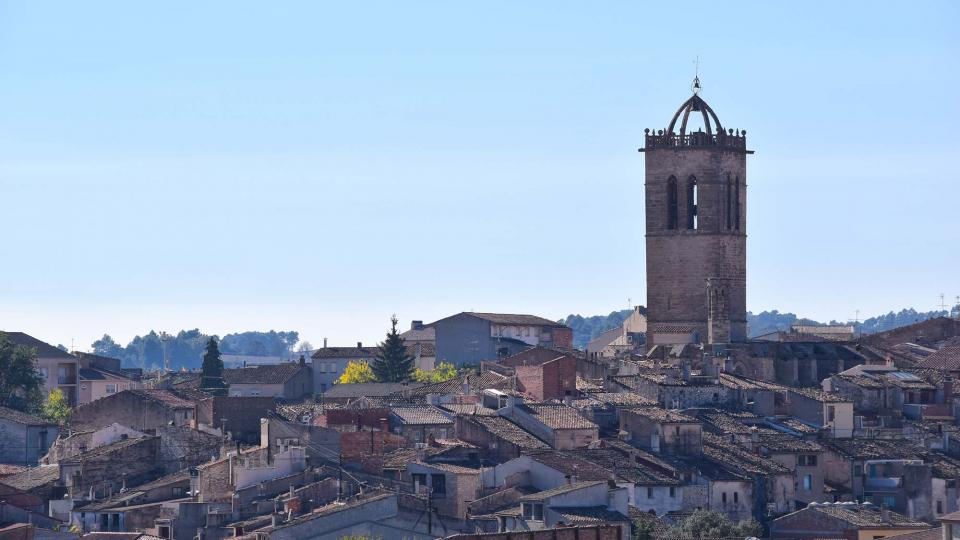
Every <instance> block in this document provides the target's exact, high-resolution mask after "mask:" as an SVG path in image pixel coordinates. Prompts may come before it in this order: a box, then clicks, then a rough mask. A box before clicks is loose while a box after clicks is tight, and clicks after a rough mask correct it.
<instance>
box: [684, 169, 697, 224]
mask: <svg viewBox="0 0 960 540" xmlns="http://www.w3.org/2000/svg"><path fill="white" fill-rule="evenodd" d="M698 195H699V194H698V193H697V178H696V177H695V176H691V177H690V178H688V179H687V228H688V229H691V230H694V229H696V228H697V203H698V201H697V197H698Z"/></svg>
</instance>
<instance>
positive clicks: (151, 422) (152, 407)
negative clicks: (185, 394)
mask: <svg viewBox="0 0 960 540" xmlns="http://www.w3.org/2000/svg"><path fill="white" fill-rule="evenodd" d="M195 408H196V405H195V403H194V402H193V401H189V400H186V399H184V398H182V397H180V396H179V395H178V394H177V393H176V392H174V391H173V390H161V389H138V390H125V391H123V392H117V393H116V394H113V395H111V396H107V397H104V398H101V399H98V400H96V401H94V402H91V403H87V404H86V405H83V406H80V407H77V408H76V409H75V410H74V411H73V416H72V417H71V418H70V425H71V426H72V427H73V428H74V429H81V430H82V429H97V428H100V427H103V426H108V425H110V424H112V423H118V424H122V425H124V426H127V427H130V428H133V429H136V430H140V431H145V430H149V429H156V428H159V427H163V426H168V425H175V426H184V425H189V424H190V423H191V422H192V421H193V420H194V419H195V416H194V414H195Z"/></svg>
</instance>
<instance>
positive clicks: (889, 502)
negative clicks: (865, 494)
mask: <svg viewBox="0 0 960 540" xmlns="http://www.w3.org/2000/svg"><path fill="white" fill-rule="evenodd" d="M883 505H884V506H886V507H887V508H893V507H894V506H896V505H897V499H896V497H894V496H893V495H884V496H883Z"/></svg>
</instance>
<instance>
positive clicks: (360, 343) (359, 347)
mask: <svg viewBox="0 0 960 540" xmlns="http://www.w3.org/2000/svg"><path fill="white" fill-rule="evenodd" d="M357 348H358V349H362V348H363V343H362V342H360V341H358V342H357Z"/></svg>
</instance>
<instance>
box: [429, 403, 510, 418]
mask: <svg viewBox="0 0 960 540" xmlns="http://www.w3.org/2000/svg"><path fill="white" fill-rule="evenodd" d="M440 408H441V409H445V410H448V411H450V412H452V413H454V414H458V415H465V416H470V415H479V416H496V415H497V411H495V410H493V409H488V408H486V407H484V406H483V405H480V404H479V403H444V404H441V405H440Z"/></svg>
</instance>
